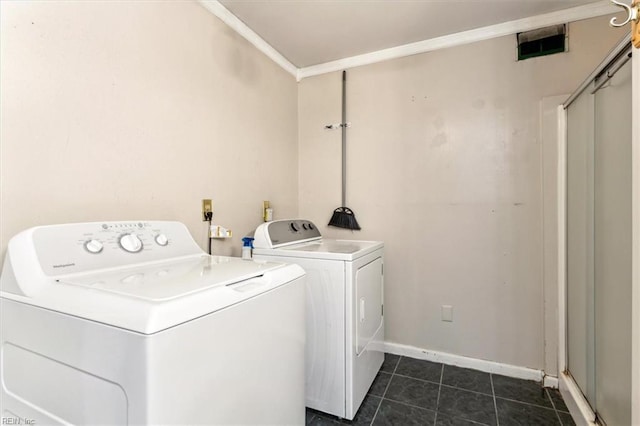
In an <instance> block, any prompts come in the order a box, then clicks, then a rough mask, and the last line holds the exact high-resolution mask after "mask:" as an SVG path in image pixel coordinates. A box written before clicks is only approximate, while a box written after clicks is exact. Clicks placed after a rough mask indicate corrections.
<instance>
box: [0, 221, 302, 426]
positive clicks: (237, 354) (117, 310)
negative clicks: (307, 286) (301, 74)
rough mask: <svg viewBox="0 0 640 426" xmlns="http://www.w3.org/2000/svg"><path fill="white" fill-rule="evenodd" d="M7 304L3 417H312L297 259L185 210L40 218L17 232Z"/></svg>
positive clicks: (0, 336) (7, 268)
mask: <svg viewBox="0 0 640 426" xmlns="http://www.w3.org/2000/svg"><path fill="white" fill-rule="evenodd" d="M0 304H1V322H2V324H1V329H0V341H1V345H2V346H1V355H0V356H1V359H0V367H1V376H0V381H1V382H2V386H1V391H0V398H1V399H0V407H1V409H2V412H1V415H2V418H3V423H6V422H5V420H6V421H8V422H9V423H10V424H34V423H35V424H110V425H125V424H147V425H159V424H182V425H184V424H243V425H247V424H261V425H262V424H277V425H282V424H303V423H304V420H305V408H304V333H305V330H304V318H305V315H304V271H303V270H302V269H301V268H300V267H299V266H295V265H284V264H282V263H275V262H264V261H246V260H241V259H239V258H231V257H218V256H209V255H207V254H205V253H203V252H202V250H201V249H200V248H199V247H198V245H197V244H196V243H195V241H194V240H193V238H192V237H191V235H190V234H189V232H188V230H187V228H186V227H185V226H184V225H182V224H181V223H178V222H148V221H143V222H108V223H83V224H68V225H55V226H42V227H37V228H32V229H29V230H27V231H24V232H21V233H20V234H18V235H16V236H15V237H14V238H13V239H11V241H10V242H9V246H8V250H7V255H6V258H5V261H4V265H3V270H2V276H1V277H0ZM9 423H8V424H9Z"/></svg>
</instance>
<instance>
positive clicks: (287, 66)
mask: <svg viewBox="0 0 640 426" xmlns="http://www.w3.org/2000/svg"><path fill="white" fill-rule="evenodd" d="M199 2H200V3H201V4H202V5H203V6H204V7H205V8H206V9H207V10H208V11H210V12H211V13H213V14H214V15H216V16H217V17H218V18H220V20H222V22H224V23H225V24H227V25H228V26H230V27H231V28H232V29H233V30H235V31H236V32H237V33H238V34H240V35H241V36H242V37H244V38H245V39H246V40H247V41H249V43H251V44H253V45H254V46H255V47H256V48H257V49H258V50H260V51H261V52H262V53H264V54H265V55H267V57H269V58H270V59H271V60H273V61H274V62H275V63H276V64H278V65H280V66H281V67H282V68H283V69H284V70H285V71H287V72H288V73H289V74H291V75H293V76H294V77H295V78H296V80H297V81H300V80H302V79H303V78H306V77H312V76H315V75H320V74H326V73H330V72H334V71H341V70H344V69H349V68H355V67H359V66H362V65H369V64H375V63H377V62H383V61H388V60H390V59H397V58H402V57H405V56H411V55H417V54H419V53H425V52H431V51H434V50H438V49H445V48H448V47H454V46H460V45H463V44H468V43H474V42H477V41H482V40H488V39H491V38H495V37H502V36H506V35H511V34H516V33H519V32H523V31H531V30H535V29H538V28H543V27H547V26H550V25H556V24H564V23H567V22H574V21H580V20H582V19H589V18H595V17H597V16H603V15H610V14H613V13H616V12H618V11H619V10H618V9H617V8H616V7H615V6H613V5H612V4H611V3H610V2H609V1H608V0H600V1H597V2H594V3H590V4H586V5H583V6H577V7H572V8H569V9H564V10H559V11H556V12H551V13H546V14H543V15H537V16H532V17H529V18H522V19H517V20H515V21H509V22H504V23H502V24H496V25H490V26H488V27H482V28H477V29H473V30H469V31H463V32H460V33H455V34H450V35H446V36H442V37H436V38H432V39H428V40H423V41H418V42H415V43H409V44H405V45H402V46H397V47H392V48H389V49H383V50H378V51H376V52H371V53H365V54H363V55H357V56H351V57H349V58H344V59H339V60H336V61H331V62H326V63H323V64H318V65H312V66H309V67H304V68H297V67H296V66H295V65H293V64H292V63H291V62H289V61H288V60H287V59H286V58H285V57H284V56H282V55H281V54H280V53H279V52H278V51H277V50H276V49H274V48H273V47H272V46H271V45H270V44H269V43H267V42H266V41H265V40H264V39H263V38H262V37H260V36H259V35H258V34H256V33H255V32H254V31H253V30H251V29H250V28H249V27H248V26H247V25H246V24H245V23H244V22H242V21H241V20H240V19H238V18H237V17H236V16H235V15H234V14H232V13H231V12H229V10H228V9H227V8H225V7H224V6H223V5H222V4H221V3H220V2H218V1H217V0H199Z"/></svg>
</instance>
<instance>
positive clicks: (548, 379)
mask: <svg viewBox="0 0 640 426" xmlns="http://www.w3.org/2000/svg"><path fill="white" fill-rule="evenodd" d="M558 383H559V381H558V378H557V377H555V376H544V378H543V379H542V386H544V387H545V388H554V389H558V386H559V385H558Z"/></svg>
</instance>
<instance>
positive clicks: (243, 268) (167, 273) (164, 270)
mask: <svg viewBox="0 0 640 426" xmlns="http://www.w3.org/2000/svg"><path fill="white" fill-rule="evenodd" d="M281 266H282V265H280V264H278V263H269V262H247V261H244V260H242V259H239V258H234V257H220V256H206V255H202V256H197V257H195V258H194V257H190V258H187V259H182V260H173V261H168V262H162V263H159V264H155V265H152V266H137V267H131V268H123V269H116V270H111V271H108V272H101V273H91V274H86V275H75V276H68V277H63V278H60V279H58V280H56V281H57V283H58V284H62V285H64V284H68V285H73V286H80V287H85V288H90V289H92V290H94V291H99V292H107V293H115V294H118V295H122V296H126V297H133V298H137V299H142V300H147V301H152V302H161V301H168V300H172V299H177V298H179V297H183V296H186V295H188V294H192V293H196V292H199V291H203V290H206V289H208V288H213V287H217V286H221V285H228V284H233V283H237V282H239V281H244V280H248V279H250V278H254V277H257V276H261V275H264V273H265V272H266V271H269V270H271V269H274V268H278V267H281Z"/></svg>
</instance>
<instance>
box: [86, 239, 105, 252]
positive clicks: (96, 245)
mask: <svg viewBox="0 0 640 426" xmlns="http://www.w3.org/2000/svg"><path fill="white" fill-rule="evenodd" d="M84 248H86V249H87V251H88V252H89V253H94V254H96V253H100V252H101V251H102V249H103V248H104V245H103V244H102V243H101V242H100V241H98V240H88V241H86V242H85V243H84Z"/></svg>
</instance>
